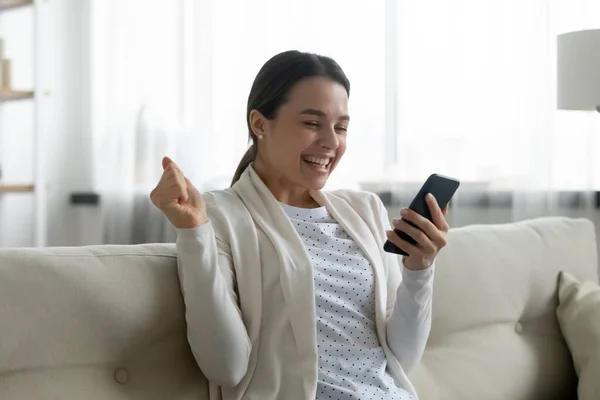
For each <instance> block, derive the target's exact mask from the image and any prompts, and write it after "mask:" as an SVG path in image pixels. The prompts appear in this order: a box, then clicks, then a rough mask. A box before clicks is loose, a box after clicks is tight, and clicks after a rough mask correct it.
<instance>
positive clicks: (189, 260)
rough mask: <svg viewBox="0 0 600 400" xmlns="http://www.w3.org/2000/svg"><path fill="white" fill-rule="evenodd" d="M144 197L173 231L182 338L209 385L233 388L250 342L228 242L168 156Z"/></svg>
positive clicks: (244, 365) (241, 373)
mask: <svg viewBox="0 0 600 400" xmlns="http://www.w3.org/2000/svg"><path fill="white" fill-rule="evenodd" d="M163 168H164V171H163V176H162V177H161V180H160V182H159V183H158V185H157V187H156V188H155V189H154V190H153V191H152V193H151V194H150V198H151V200H152V202H153V203H154V205H156V206H157V207H158V208H159V209H160V210H161V211H162V212H163V213H164V214H165V215H166V216H167V218H168V219H169V221H171V223H172V224H173V226H174V227H175V228H176V230H177V242H176V246H177V268H178V272H179V280H180V284H181V291H182V293H183V299H184V302H185V308H186V311H185V317H186V321H187V331H188V341H189V343H190V347H191V350H192V353H193V354H194V357H195V359H196V362H197V363H198V366H199V367H200V369H201V371H202V373H203V374H204V375H205V376H206V378H207V379H208V380H209V381H211V382H212V383H214V384H216V385H219V386H225V387H233V386H236V385H237V384H238V383H239V382H240V381H241V380H242V378H243V377H244V375H245V374H246V371H247V368H248V361H249V357H250V350H251V344H250V339H249V337H248V333H247V330H246V328H245V326H244V323H243V320H242V316H241V311H240V308H239V304H238V299H237V295H236V290H235V286H236V285H235V275H234V268H233V264H232V260H231V254H230V250H229V246H228V245H227V244H226V243H224V242H221V241H218V240H217V238H216V237H215V233H214V231H213V227H212V224H211V222H210V221H209V220H208V218H207V215H206V204H205V202H204V199H203V197H202V195H201V194H200V192H198V190H197V189H196V188H195V187H194V186H193V185H192V184H191V182H190V181H189V180H188V179H187V178H186V177H185V176H184V175H183V173H182V172H181V170H180V169H179V167H178V166H177V165H176V164H175V163H174V162H172V161H171V160H170V159H168V158H166V157H165V159H163Z"/></svg>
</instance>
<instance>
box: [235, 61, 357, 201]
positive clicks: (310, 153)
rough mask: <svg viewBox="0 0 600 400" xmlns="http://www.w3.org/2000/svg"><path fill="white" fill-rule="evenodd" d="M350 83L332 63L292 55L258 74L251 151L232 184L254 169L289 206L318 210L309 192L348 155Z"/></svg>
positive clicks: (250, 114) (251, 102)
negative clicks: (247, 171) (252, 164)
mask: <svg viewBox="0 0 600 400" xmlns="http://www.w3.org/2000/svg"><path fill="white" fill-rule="evenodd" d="M349 93H350V82H349V81H348V78H347V77H346V75H345V74H344V72H343V71H342V69H341V68H340V66H339V65H338V64H337V63H336V62H335V61H334V60H332V59H331V58H328V57H324V56H320V55H316V54H310V53H303V52H299V51H288V52H284V53H280V54H278V55H276V56H275V57H273V58H271V59H270V60H269V61H268V62H267V63H266V64H265V65H264V66H263V67H262V68H261V70H260V71H259V73H258V75H257V77H256V79H255V81H254V84H253V85H252V89H251V91H250V95H249V97H248V109H247V122H248V131H249V136H250V140H251V141H252V146H251V147H250V148H249V149H248V151H247V152H246V154H245V155H244V157H243V158H242V161H241V162H240V165H239V166H238V168H237V170H236V173H235V175H234V178H233V182H232V184H234V183H235V182H237V180H238V179H239V178H240V176H241V174H242V173H243V172H244V171H245V170H246V168H247V167H248V166H249V165H250V164H251V163H252V162H254V168H255V169H256V172H257V173H258V174H259V176H260V177H261V179H262V180H263V181H264V182H265V183H266V184H267V186H268V187H269V189H270V190H271V192H273V194H274V195H275V197H276V198H277V199H278V200H279V201H281V202H284V203H286V204H289V205H297V206H301V207H304V206H315V202H314V200H313V199H312V198H311V197H310V196H309V195H308V192H306V190H298V188H309V189H313V190H319V189H322V188H323V187H324V186H325V183H326V182H327V178H328V177H329V175H330V174H331V172H333V170H334V169H335V167H336V166H337V164H338V162H339V161H340V159H341V158H342V156H343V155H344V152H345V151H346V132H347V130H348V122H349V119H350V117H349V116H348V96H349Z"/></svg>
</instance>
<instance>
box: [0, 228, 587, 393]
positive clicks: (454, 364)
mask: <svg viewBox="0 0 600 400" xmlns="http://www.w3.org/2000/svg"><path fill="white" fill-rule="evenodd" d="M595 243H596V242H595V239H594V231H593V226H592V225H591V223H590V222H589V221H587V220H571V219H566V218H546V219H540V220H532V221H525V222H521V223H517V224H508V225H486V226H470V227H465V228H460V229H454V230H452V231H451V233H450V240H449V245H448V247H447V248H446V249H444V251H443V252H442V253H441V254H440V256H439V258H438V261H437V267H436V280H435V294H434V310H433V327H432V333H431V337H430V341H429V344H428V347H427V350H426V352H425V355H424V357H423V361H422V363H421V364H420V365H419V366H418V368H417V369H416V370H415V371H414V372H413V373H412V374H411V378H412V379H413V381H414V383H415V385H416V387H417V389H418V391H419V394H420V398H421V400H441V399H444V400H469V399H477V400H481V399H486V400H493V399H503V400H505V399H511V400H521V399H522V400H526V399H532V400H533V399H535V400H543V399H551V398H552V399H554V398H560V399H565V398H568V395H571V394H573V393H574V385H575V379H574V374H573V367H572V364H571V359H570V355H569V353H568V349H567V347H566V345H565V343H564V341H563V340H562V337H561V335H560V331H559V329H558V326H557V323H556V318H555V316H554V309H555V307H556V280H557V276H558V272H559V271H560V270H563V269H564V270H567V271H569V272H571V273H572V274H574V275H575V276H576V277H578V278H580V279H591V280H596V281H597V280H598V271H597V265H598V264H597V255H596V245H595ZM68 398H69V399H71V398H72V399H75V398H81V399H90V400H96V399H98V400H99V399H102V400H106V399H115V400H116V399H128V400H131V399H134V400H135V399H140V400H142V399H144V400H152V399H157V400H158V399H161V400H162V399H172V400H187V399H195V400H204V399H207V398H208V391H207V384H206V380H205V379H204V377H203V376H202V374H201V372H200V371H199V369H198V367H197V366H196V363H195V361H194V358H193V356H192V354H191V352H190V349H189V346H188V343H187V339H186V330H185V320H184V309H183V301H182V298H181V294H180V290H179V282H178V279H177V269H176V254H175V248H174V246H173V245H166V244H152V245H135V246H89V247H69V248H44V249H10V250H7V249H4V250H0V399H7V400H11V399H30V400H35V399H68Z"/></svg>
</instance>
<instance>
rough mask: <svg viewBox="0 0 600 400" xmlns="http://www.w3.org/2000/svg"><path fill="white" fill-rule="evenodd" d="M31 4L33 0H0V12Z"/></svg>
mask: <svg viewBox="0 0 600 400" xmlns="http://www.w3.org/2000/svg"><path fill="white" fill-rule="evenodd" d="M32 4H33V0H0V12H1V11H6V10H10V9H13V8H18V7H25V6H29V5H32Z"/></svg>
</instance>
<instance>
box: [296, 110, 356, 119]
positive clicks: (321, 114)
mask: <svg viewBox="0 0 600 400" xmlns="http://www.w3.org/2000/svg"><path fill="white" fill-rule="evenodd" d="M300 114H303V115H315V116H317V117H326V116H327V115H326V114H325V113H324V112H323V111H320V110H315V109H313V108H307V109H306V110H302V111H301V112H300ZM340 120H344V121H350V116H349V115H342V116H341V117H340Z"/></svg>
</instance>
